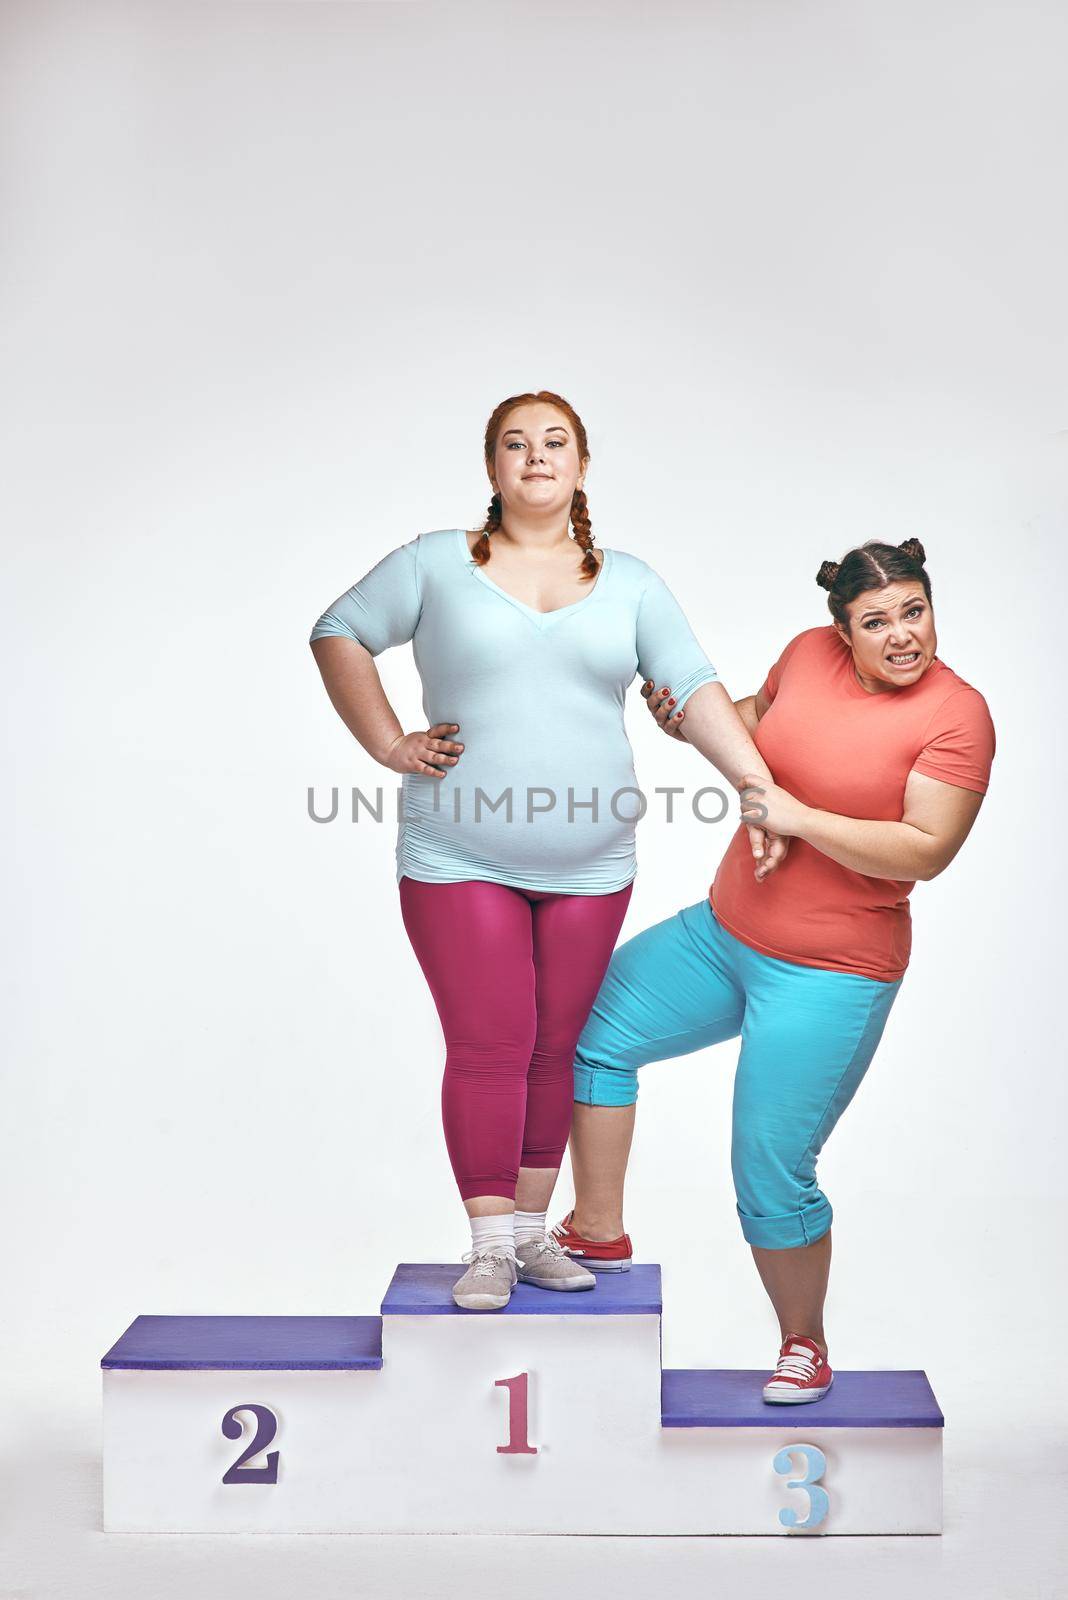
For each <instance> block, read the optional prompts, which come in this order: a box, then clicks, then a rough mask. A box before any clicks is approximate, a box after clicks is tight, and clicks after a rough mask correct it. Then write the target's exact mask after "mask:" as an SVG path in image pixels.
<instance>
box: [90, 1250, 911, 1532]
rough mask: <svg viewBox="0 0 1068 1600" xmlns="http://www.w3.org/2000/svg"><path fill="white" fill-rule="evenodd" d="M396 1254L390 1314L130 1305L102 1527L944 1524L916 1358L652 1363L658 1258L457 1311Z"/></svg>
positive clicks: (449, 1272)
mask: <svg viewBox="0 0 1068 1600" xmlns="http://www.w3.org/2000/svg"><path fill="white" fill-rule="evenodd" d="M461 1271H462V1267H460V1266H441V1265H435V1266H400V1267H398V1268H397V1271H396V1273H395V1274H394V1277H393V1281H392V1283H391V1284H390V1286H389V1290H388V1292H387V1294H386V1297H385V1300H384V1301H383V1302H382V1313H381V1316H378V1317H370V1316H367V1317H207V1316H202V1317H177V1316H170V1317H160V1316H142V1317H138V1318H137V1319H136V1320H135V1321H134V1322H133V1323H132V1324H131V1325H130V1327H129V1328H128V1329H127V1330H126V1332H125V1333H124V1334H123V1335H122V1337H121V1338H120V1339H119V1340H118V1342H117V1343H116V1344H114V1345H113V1346H112V1348H111V1349H110V1350H109V1351H108V1353H107V1355H105V1356H104V1358H103V1360H102V1362H101V1366H102V1368H103V1376H104V1527H105V1529H106V1530H107V1531H108V1532H140V1533H144V1532H168V1533H174V1532H179V1533H181V1532H188V1533H246V1532H253V1533H517V1534H519V1533H569V1534H580V1533H591V1534H717V1533H724V1534H726V1533H730V1534H740V1533H745V1534H754V1533H770V1534H775V1533H788V1534H791V1535H793V1536H795V1537H796V1536H799V1535H809V1534H832V1533H840V1534H845V1533H866V1534H872V1533H939V1532H940V1531H941V1506H942V1427H943V1418H942V1413H941V1411H940V1410H939V1408H938V1405H937V1403H936V1401H935V1398H934V1395H933V1394H932V1392H931V1387H930V1385H929V1383H928V1381H927V1378H926V1376H925V1374H924V1373H922V1372H837V1373H836V1374H835V1380H834V1384H833V1385H832V1387H831V1390H830V1392H829V1393H828V1394H827V1395H826V1396H825V1397H824V1398H823V1399H822V1400H818V1401H815V1402H812V1403H809V1404H805V1405H793V1406H771V1405H767V1404H765V1402H764V1401H763V1400H762V1398H761V1393H760V1391H761V1386H762V1384H763V1383H764V1381H765V1380H766V1378H767V1376H768V1373H767V1371H766V1370H761V1371H754V1372H738V1371H714V1370H676V1371H672V1370H662V1367H661V1355H660V1317H661V1299H660V1268H659V1267H657V1266H638V1267H634V1268H632V1270H631V1271H630V1272H627V1273H619V1274H615V1273H613V1274H604V1273H602V1274H601V1275H599V1277H598V1280H597V1286H596V1288H595V1289H593V1290H584V1291H582V1292H580V1293H573V1294H559V1293H551V1292H547V1291H545V1290H541V1289H533V1288H530V1287H529V1286H527V1285H525V1284H520V1285H519V1286H518V1288H517V1289H516V1291H515V1293H514V1294H513V1296H512V1300H511V1302H510V1304H509V1305H508V1306H507V1307H506V1309H505V1310H503V1311H493V1312H470V1311H460V1310H458V1309H457V1307H456V1306H455V1305H454V1304H453V1301H452V1296H451V1292H450V1291H451V1287H452V1284H453V1283H454V1282H455V1280H456V1279H457V1278H458V1277H459V1275H460V1273H461Z"/></svg>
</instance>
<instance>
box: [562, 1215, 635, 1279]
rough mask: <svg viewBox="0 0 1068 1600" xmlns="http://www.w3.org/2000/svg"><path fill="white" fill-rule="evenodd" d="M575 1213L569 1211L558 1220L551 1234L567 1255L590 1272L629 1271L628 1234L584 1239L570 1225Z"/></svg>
mask: <svg viewBox="0 0 1068 1600" xmlns="http://www.w3.org/2000/svg"><path fill="white" fill-rule="evenodd" d="M574 1215H575V1213H574V1212H573V1211H569V1212H568V1214H567V1216H566V1217H565V1218H564V1220H563V1222H558V1223H557V1224H556V1227H555V1228H554V1229H553V1230H552V1236H553V1238H554V1239H555V1240H556V1242H557V1244H559V1245H560V1246H561V1247H562V1248H563V1249H564V1250H565V1251H566V1252H567V1254H568V1255H569V1256H574V1257H575V1258H576V1260H579V1261H581V1262H582V1265H583V1266H584V1267H589V1269H590V1271H591V1272H629V1271H630V1258H631V1244H630V1234H629V1233H621V1234H620V1236H619V1238H618V1239H609V1240H607V1241H606V1240H604V1239H584V1238H583V1237H582V1235H581V1233H576V1232H575V1230H574V1228H572V1226H571V1218H572V1217H573V1216H574Z"/></svg>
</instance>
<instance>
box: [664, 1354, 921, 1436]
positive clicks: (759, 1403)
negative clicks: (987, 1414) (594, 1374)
mask: <svg viewBox="0 0 1068 1600" xmlns="http://www.w3.org/2000/svg"><path fill="white" fill-rule="evenodd" d="M770 1376H771V1373H770V1371H767V1370H760V1371H756V1372H746V1371H729V1370H728V1371H724V1370H716V1369H714V1368H709V1369H707V1370H705V1369H698V1370H694V1369H690V1368H681V1367H680V1368H676V1369H674V1370H671V1369H670V1368H668V1369H665V1371H664V1375H663V1381H662V1383H661V1386H660V1412H661V1421H662V1423H663V1425H664V1427H665V1428H781V1427H783V1426H787V1427H790V1428H796V1429H798V1430H799V1437H800V1435H801V1434H803V1433H804V1432H805V1430H806V1429H810V1428H941V1427H943V1426H944V1425H945V1418H944V1417H943V1416H942V1412H941V1410H940V1409H939V1405H938V1401H937V1400H936V1399H935V1397H934V1393H933V1391H932V1389H931V1385H930V1383H929V1382H928V1381H927V1374H926V1372H835V1375H834V1382H833V1383H832V1384H831V1387H830V1389H829V1390H828V1391H827V1393H826V1394H825V1395H824V1397H823V1399H822V1400H811V1401H808V1402H807V1403H802V1404H801V1405H769V1404H768V1403H767V1401H766V1400H764V1399H763V1397H762V1395H761V1392H760V1391H761V1390H762V1389H763V1387H764V1385H765V1384H766V1383H767V1381H768V1378H769V1377H770Z"/></svg>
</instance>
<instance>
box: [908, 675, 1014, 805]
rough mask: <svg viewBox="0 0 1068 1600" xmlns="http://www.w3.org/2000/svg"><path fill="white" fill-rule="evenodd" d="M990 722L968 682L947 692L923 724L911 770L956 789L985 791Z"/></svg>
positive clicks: (992, 746)
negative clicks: (924, 726)
mask: <svg viewBox="0 0 1068 1600" xmlns="http://www.w3.org/2000/svg"><path fill="white" fill-rule="evenodd" d="M994 749H995V739H994V724H993V721H992V720H991V717H990V711H989V709H988V707H987V703H986V701H985V700H984V699H983V697H982V695H981V694H980V693H979V691H978V689H973V688H972V687H971V685H970V684H969V685H965V686H964V687H963V688H960V689H955V690H954V691H953V693H952V694H950V695H947V696H946V698H945V699H944V700H943V701H942V704H941V705H940V706H939V707H938V710H937V711H936V712H935V714H934V716H933V717H932V718H931V720H930V722H929V723H928V724H927V728H926V729H925V731H924V736H923V748H922V749H921V751H920V753H919V755H918V756H917V757H916V759H915V761H914V762H913V763H912V770H913V771H914V772H922V773H923V775H924V776H925V777H927V778H938V779H939V780H940V781H941V782H942V783H952V784H954V785H955V786H956V787H957V788H958V789H974V790H976V791H977V793H979V794H985V793H986V791H987V787H988V785H989V783H990V767H991V764H992V762H993V760H994Z"/></svg>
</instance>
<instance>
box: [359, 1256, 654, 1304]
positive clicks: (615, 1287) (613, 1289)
mask: <svg viewBox="0 0 1068 1600" xmlns="http://www.w3.org/2000/svg"><path fill="white" fill-rule="evenodd" d="M463 1271H464V1268H463V1266H462V1265H460V1266H452V1265H450V1264H448V1263H446V1264H444V1265H443V1264H442V1263H441V1262H430V1263H423V1264H416V1263H405V1264H403V1265H401V1266H399V1267H398V1268H397V1270H396V1272H395V1273H394V1274H393V1280H392V1282H391V1283H390V1286H389V1288H388V1289H387V1290H386V1297H385V1299H384V1300H383V1301H382V1315H383V1316H384V1317H402V1316H403V1317H411V1316H435V1317H463V1318H471V1317H482V1318H485V1317H486V1316H487V1315H492V1316H494V1317H619V1316H645V1317H658V1316H660V1314H661V1311H662V1310H663V1304H662V1299H661V1290H660V1268H659V1266H657V1265H656V1264H655V1263H653V1264H650V1265H648V1266H641V1267H632V1268H631V1270H630V1271H629V1272H605V1273H602V1274H601V1275H600V1276H599V1277H598V1279H597V1284H596V1287H595V1288H593V1289H579V1290H576V1291H575V1292H574V1293H571V1294H559V1293H553V1292H551V1291H548V1290H545V1289H535V1288H534V1287H533V1286H532V1285H531V1284H529V1283H517V1284H516V1286H515V1288H514V1289H513V1291H512V1298H511V1300H509V1302H508V1304H507V1305H506V1306H503V1307H502V1308H501V1310H500V1311H494V1312H492V1313H487V1312H484V1311H462V1310H461V1309H460V1307H459V1306H458V1305H457V1304H456V1302H455V1301H454V1300H453V1298H452V1286H453V1284H454V1283H455V1282H456V1280H457V1278H459V1277H460V1276H461V1274H462V1273H463Z"/></svg>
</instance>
